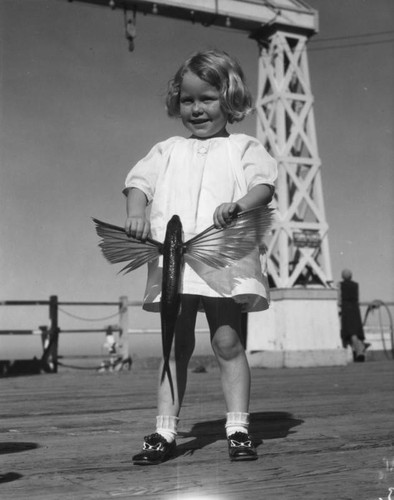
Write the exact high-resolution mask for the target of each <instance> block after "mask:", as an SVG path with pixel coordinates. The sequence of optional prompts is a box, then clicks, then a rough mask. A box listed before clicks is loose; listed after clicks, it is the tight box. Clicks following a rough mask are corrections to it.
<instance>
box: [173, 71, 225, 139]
mask: <svg viewBox="0 0 394 500" xmlns="http://www.w3.org/2000/svg"><path fill="white" fill-rule="evenodd" d="M220 97H221V95H220V91H219V90H218V89H217V88H216V87H213V86H212V85H210V84H209V83H207V82H205V81H204V80H201V78H199V77H198V76H197V75H195V74H194V73H192V72H191V71H187V72H186V73H185V74H184V76H183V79H182V84H181V91H180V115H181V119H182V123H183V124H184V126H185V127H186V128H187V129H188V130H190V132H191V133H192V135H193V136H194V137H199V138H201V139H208V138H209V137H214V136H227V135H228V133H227V131H226V124H227V120H228V115H227V113H225V112H224V111H223V110H222V106H221V102H220Z"/></svg>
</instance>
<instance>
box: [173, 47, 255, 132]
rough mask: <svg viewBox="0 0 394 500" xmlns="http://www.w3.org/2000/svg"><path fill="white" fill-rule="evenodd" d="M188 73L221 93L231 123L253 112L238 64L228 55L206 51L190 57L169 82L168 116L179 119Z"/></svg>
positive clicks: (223, 105) (221, 99)
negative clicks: (182, 87)
mask: <svg viewBox="0 0 394 500" xmlns="http://www.w3.org/2000/svg"><path fill="white" fill-rule="evenodd" d="M188 71H190V72H192V73H194V74H195V75H197V76H198V77H199V78H201V80H204V81H205V82H207V83H209V84H210V85H212V86H213V87H215V88H217V89H218V90H219V92H220V104H221V107H222V110H223V111H224V112H225V113H226V114H227V115H228V121H229V122H230V123H233V122H239V121H241V120H243V119H244V118H245V116H246V115H248V114H249V113H250V112H251V110H252V96H251V94H250V92H249V89H248V87H247V85H246V83H245V77H244V73H243V71H242V68H241V66H240V65H239V63H238V62H237V61H236V60H235V59H234V58H233V57H231V56H229V55H228V54H227V53H226V52H223V51H219V50H205V51H201V52H197V53H195V54H193V55H192V56H191V57H189V58H188V59H187V60H186V61H185V62H184V63H183V64H182V66H181V67H180V68H179V69H178V71H177V72H176V73H175V76H174V78H173V79H172V80H170V82H169V84H168V92H167V98H166V107H167V113H168V115H169V116H174V117H179V115H180V89H181V84H182V79H183V76H184V74H185V73H186V72H188Z"/></svg>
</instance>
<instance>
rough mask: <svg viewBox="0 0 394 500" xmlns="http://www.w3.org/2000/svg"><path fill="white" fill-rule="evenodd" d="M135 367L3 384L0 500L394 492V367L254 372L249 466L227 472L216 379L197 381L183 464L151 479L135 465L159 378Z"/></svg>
mask: <svg viewBox="0 0 394 500" xmlns="http://www.w3.org/2000/svg"><path fill="white" fill-rule="evenodd" d="M136 365H137V364H136ZM136 365H134V366H133V368H132V370H131V371H130V372H118V373H116V374H113V375H109V374H98V373H97V372H96V371H93V370H92V371H88V370H66V369H64V368H62V367H61V366H60V367H59V373H58V374H56V375H54V374H51V375H36V376H30V377H27V376H23V377H15V378H3V379H0V384H1V392H2V399H1V408H0V416H1V420H0V433H1V435H0V454H1V455H3V457H2V458H3V465H2V467H1V470H0V483H1V484H0V497H1V498H4V499H7V500H16V499H17V500H25V499H26V500H27V499H31V500H36V499H37V500H38V499H40V500H53V499H54V498H61V499H62V500H69V499H70V500H71V499H73V500H74V499H76V498H78V499H82V500H84V499H108V498H127V499H129V498H134V497H143V498H144V499H148V500H149V499H160V500H162V499H164V500H166V499H168V500H170V499H186V498H189V499H190V498H205V499H215V500H229V499H230V500H233V499H234V500H237V499H239V500H243V499H247V498H253V499H260V498H266V499H269V500H271V499H272V500H273V499H276V498H278V499H281V500H287V499H288V500H290V499H291V500H294V499H300V500H301V499H302V500H305V499H306V500H309V499H310V500H317V499H328V500H331V499H332V500H340V499H354V500H355V499H357V500H358V499H360V500H361V499H362V500H378V499H379V498H382V499H386V498H388V494H389V487H392V486H394V467H393V465H394V451H393V446H392V445H393V424H392V415H393V410H394V398H393V392H392V390H393V381H394V376H393V375H394V371H393V370H394V363H393V361H382V362H370V363H354V364H350V365H348V366H342V367H332V368H328V367H323V368H304V369H268V370H267V369H266V370H263V369H253V370H252V376H253V386H252V404H251V415H252V425H251V432H252V433H253V435H254V438H255V440H256V441H257V443H260V444H259V446H258V452H259V455H260V457H259V460H257V461H256V462H249V463H248V462H245V463H231V462H229V460H228V457H227V444H226V441H225V438H224V427H223V426H224V414H225V407H224V402H223V397H222V393H221V389H220V382H219V372H218V370H217V368H216V367H215V366H214V365H212V366H207V373H194V372H192V371H190V374H189V384H188V392H187V395H186V398H185V404H184V407H183V409H182V413H181V423H180V428H179V431H180V433H179V437H178V456H177V457H176V458H175V459H173V460H170V461H168V462H166V463H164V464H161V465H160V466H156V467H145V468H144V467H138V466H133V465H132V464H131V457H132V455H133V454H134V453H136V452H137V451H138V450H139V448H140V445H141V442H142V438H143V436H144V435H145V434H147V433H150V432H152V430H153V425H154V420H155V415H156V410H155V407H156V394H155V388H156V383H157V376H156V371H154V370H150V369H141V368H140V367H138V366H136ZM261 443H262V444H261Z"/></svg>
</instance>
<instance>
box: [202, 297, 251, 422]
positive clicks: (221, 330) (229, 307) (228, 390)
mask: <svg viewBox="0 0 394 500" xmlns="http://www.w3.org/2000/svg"><path fill="white" fill-rule="evenodd" d="M203 301H204V308H205V311H206V314H207V320H208V323H209V327H210V331H211V343H212V348H213V351H214V353H215V356H216V359H217V361H218V364H219V368H220V375H221V382H222V388H223V394H224V399H225V402H226V406H227V411H228V412H244V413H248V412H249V400H250V369H249V364H248V360H247V358H246V354H245V350H244V348H243V345H242V341H241V306H240V305H239V304H236V303H235V302H234V301H233V300H232V299H207V298H204V299H203Z"/></svg>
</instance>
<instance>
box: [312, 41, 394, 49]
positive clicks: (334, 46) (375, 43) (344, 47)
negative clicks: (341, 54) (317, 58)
mask: <svg viewBox="0 0 394 500" xmlns="http://www.w3.org/2000/svg"><path fill="white" fill-rule="evenodd" d="M391 42H394V38H390V39H388V40H378V41H376V42H360V43H348V44H346V45H330V46H328V47H316V48H313V47H311V48H309V49H308V52H317V51H322V50H331V49H346V48H348V47H362V46H367V45H379V44H382V43H391Z"/></svg>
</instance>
